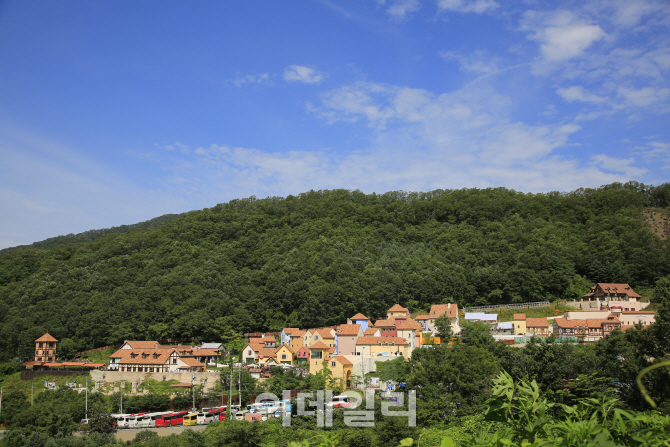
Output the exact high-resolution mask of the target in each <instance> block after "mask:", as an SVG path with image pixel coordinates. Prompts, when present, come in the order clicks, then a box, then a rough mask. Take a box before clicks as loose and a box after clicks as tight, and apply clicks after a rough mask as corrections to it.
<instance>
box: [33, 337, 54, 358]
mask: <svg viewBox="0 0 670 447" xmlns="http://www.w3.org/2000/svg"><path fill="white" fill-rule="evenodd" d="M57 343H58V340H56V338H54V337H53V336H52V335H50V334H49V333H48V332H47V333H46V334H44V335H42V336H41V337H40V338H38V339H37V340H35V362H55V361H56V344H57Z"/></svg>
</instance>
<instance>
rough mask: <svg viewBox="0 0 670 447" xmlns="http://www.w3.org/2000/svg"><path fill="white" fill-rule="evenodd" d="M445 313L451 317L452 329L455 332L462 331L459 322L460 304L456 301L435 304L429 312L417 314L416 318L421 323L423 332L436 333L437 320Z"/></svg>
mask: <svg viewBox="0 0 670 447" xmlns="http://www.w3.org/2000/svg"><path fill="white" fill-rule="evenodd" d="M443 315H444V316H447V317H448V318H449V322H450V323H451V330H452V332H453V333H454V334H458V333H459V332H461V327H460V325H459V323H458V305H457V304H455V303H447V304H433V305H432V306H431V307H430V311H429V312H428V313H427V314H421V315H417V316H416V318H415V320H416V321H417V322H418V323H419V324H421V331H422V332H431V333H433V334H435V333H436V332H437V330H436V329H435V321H436V320H437V319H438V318H440V317H441V316H443Z"/></svg>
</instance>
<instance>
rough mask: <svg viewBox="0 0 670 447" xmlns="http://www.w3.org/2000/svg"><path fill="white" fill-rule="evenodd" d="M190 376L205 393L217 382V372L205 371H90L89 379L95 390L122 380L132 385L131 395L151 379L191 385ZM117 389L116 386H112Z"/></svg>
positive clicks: (218, 374)
mask: <svg viewBox="0 0 670 447" xmlns="http://www.w3.org/2000/svg"><path fill="white" fill-rule="evenodd" d="M191 374H195V375H196V379H195V383H196V385H203V386H204V391H205V392H207V391H209V390H210V389H212V388H214V384H215V383H216V382H217V381H218V380H219V377H220V373H219V371H207V372H197V373H190V372H184V373H145V372H121V371H91V379H92V380H93V382H94V383H95V390H98V389H100V388H102V387H104V385H105V384H112V383H114V382H119V381H121V380H123V381H124V382H126V383H127V382H130V383H131V384H132V393H133V394H134V393H136V392H137V387H138V385H139V384H141V383H142V382H144V381H145V380H149V379H153V380H156V381H158V382H160V381H163V380H178V381H179V382H180V383H191ZM114 387H116V389H118V384H116V385H114Z"/></svg>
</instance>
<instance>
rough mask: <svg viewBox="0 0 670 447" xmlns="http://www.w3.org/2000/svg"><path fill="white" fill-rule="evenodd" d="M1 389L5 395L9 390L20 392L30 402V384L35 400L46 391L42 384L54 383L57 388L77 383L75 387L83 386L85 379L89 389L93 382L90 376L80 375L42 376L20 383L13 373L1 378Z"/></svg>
mask: <svg viewBox="0 0 670 447" xmlns="http://www.w3.org/2000/svg"><path fill="white" fill-rule="evenodd" d="M2 379H3V381H2V388H3V391H4V392H5V393H6V392H8V391H10V390H16V389H18V390H21V391H23V393H24V394H25V395H26V397H27V398H28V399H29V400H30V388H31V387H30V385H31V383H32V384H33V397H34V398H37V396H38V395H39V394H40V393H41V392H43V391H45V390H46V388H45V387H44V382H45V381H47V382H56V386H57V387H61V386H65V383H66V382H74V381H77V385H79V384H82V385H84V384H85V383H86V379H89V381H88V386H89V389H92V388H93V385H94V384H93V382H92V381H91V380H90V379H91V376H90V375H88V374H81V375H77V376H65V377H60V376H59V377H54V376H42V377H37V378H35V379H33V380H32V381H30V380H27V381H25V382H24V381H22V380H21V373H20V372H18V373H15V374H12V375H9V376H3V377H2Z"/></svg>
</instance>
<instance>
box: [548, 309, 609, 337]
mask: <svg viewBox="0 0 670 447" xmlns="http://www.w3.org/2000/svg"><path fill="white" fill-rule="evenodd" d="M553 326H554V334H555V335H556V336H557V337H578V338H579V339H581V340H584V341H597V340H600V339H602V338H604V337H607V336H608V335H609V334H610V333H611V332H612V331H613V330H614V329H616V328H619V329H620V328H621V321H620V320H619V319H618V318H616V317H615V316H614V315H610V316H608V317H607V318H588V319H585V320H582V319H575V320H568V319H567V318H555V319H554V322H553Z"/></svg>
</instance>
